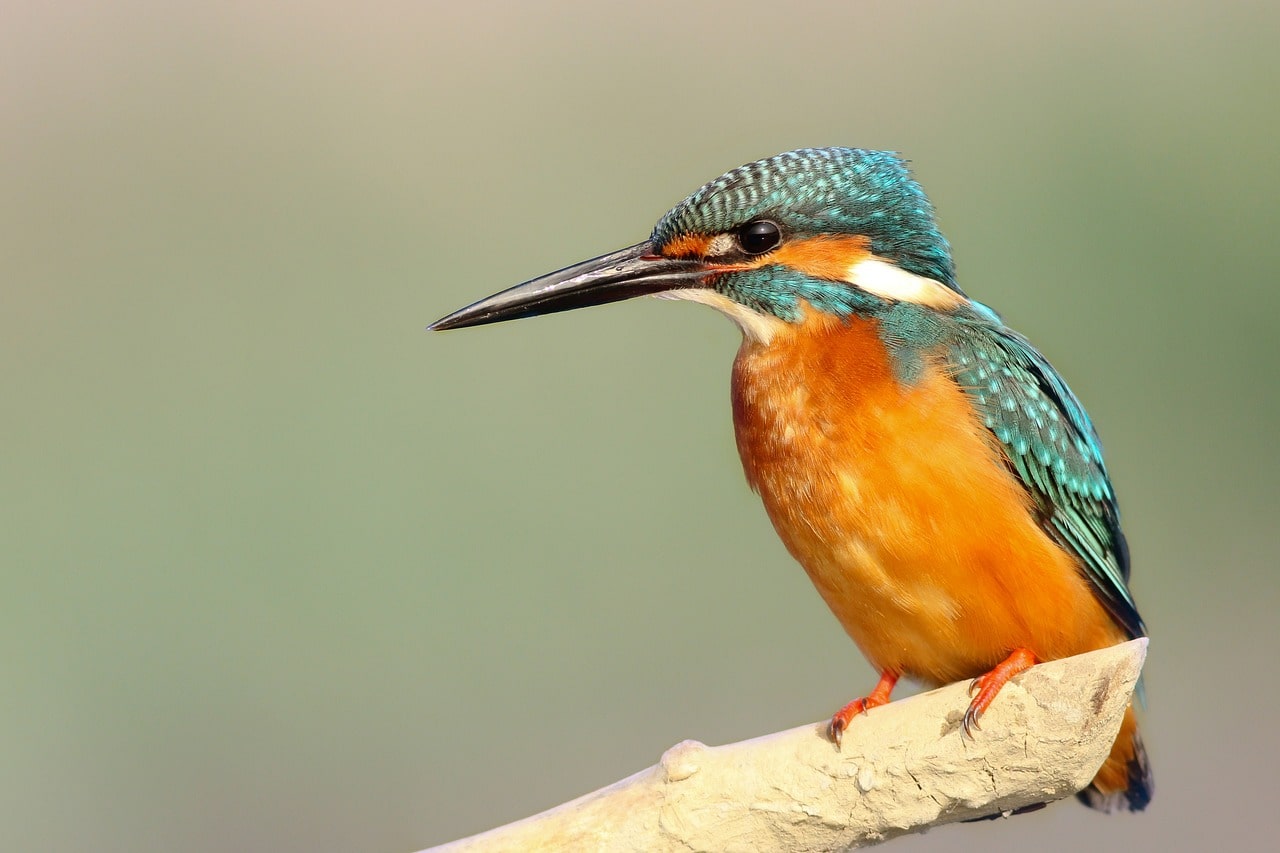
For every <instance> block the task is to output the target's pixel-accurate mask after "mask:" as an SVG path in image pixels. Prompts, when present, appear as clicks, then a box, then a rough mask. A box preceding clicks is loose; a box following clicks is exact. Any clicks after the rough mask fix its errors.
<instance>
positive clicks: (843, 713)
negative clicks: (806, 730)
mask: <svg viewBox="0 0 1280 853" xmlns="http://www.w3.org/2000/svg"><path fill="white" fill-rule="evenodd" d="M897 683H898V673H896V672H890V671H889V670H887V669H886V670H885V671H884V672H882V673H880V682H879V683H878V684H876V689H875V690H872V691H871V695H870V696H864V697H863V698H861V699H854V700H853V701H852V702H850V703H849V704H848V705H845V706H844V707H843V708H841V709H840V710H839V711H836V713H835V716H833V717H832V718H831V725H830V726H829V727H828V731H829V732H830V733H831V739H832V740H833V741H835V742H836V749H839V748H840V740H841V738H843V737H844V730H845V729H847V728H849V723H851V722H853V718H854V717H856V716H858V715H859V714H865V713H867V711H870V710H871V709H872V708H876V707H879V706H880V705H886V704H888V702H889V694H891V693H893V686H894V685H895V684H897Z"/></svg>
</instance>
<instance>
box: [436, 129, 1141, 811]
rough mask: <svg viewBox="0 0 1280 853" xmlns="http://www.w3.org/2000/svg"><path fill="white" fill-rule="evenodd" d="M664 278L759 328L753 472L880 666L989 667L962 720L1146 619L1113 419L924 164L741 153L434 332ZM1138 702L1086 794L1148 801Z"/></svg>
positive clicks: (740, 395) (1101, 800) (953, 673)
mask: <svg viewBox="0 0 1280 853" xmlns="http://www.w3.org/2000/svg"><path fill="white" fill-rule="evenodd" d="M645 294H656V295H660V296H664V297H668V298H678V299H687V300H690V301H693V302H702V303H705V304H707V305H710V306H712V307H714V308H716V309H718V310H720V311H721V312H723V313H724V314H726V315H728V316H729V317H730V318H731V319H732V320H733V321H734V322H735V323H736V324H737V325H738V326H739V328H740V329H741V330H742V346H741V348H740V349H739V350H738V356H737V359H736V360H735V362H734V365H733V385H732V398H733V422H734V428H735V431H736V435H737V443H738V452H739V454H740V455H741V457H742V465H743V468H744V469H745V471H746V475H747V481H748V482H749V483H750V485H751V487H752V488H753V489H755V490H756V491H757V492H758V493H759V494H760V497H761V498H762V499H763V501H764V505H765V509H766V510H767V512H768V514H769V517H770V519H771V520H772V521H773V525H774V527H775V528H776V529H777V531H778V534H779V536H781V537H782V540H783V542H784V543H785V544H786V546H787V549H788V550H789V551H790V552H791V554H792V556H794V557H795V558H796V560H797V561H799V563H800V564H801V565H802V566H803V567H804V569H805V571H806V572H808V574H809V577H810V579H811V580H812V581H813V583H814V586H816V587H817V589H818V592H819V593H820V594H821V595H822V597H823V599H824V600H825V601H826V603H827V605H828V606H829V607H830V608H831V610H832V612H833V613H834V614H835V616H836V618H837V619H838V620H839V621H840V624H841V625H842V626H843V627H844V629H845V631H846V632H847V633H848V634H849V636H850V637H851V638H852V639H853V641H854V642H855V643H856V644H857V645H858V647H859V648H860V649H861V650H862V652H863V654H864V655H866V657H867V659H868V660H870V661H871V663H872V665H874V666H875V667H876V668H877V669H878V670H879V671H880V681H879V683H878V684H877V685H876V687H875V689H874V690H872V691H871V693H870V694H869V695H868V696H866V697H864V698H861V699H857V700H855V701H853V702H851V703H849V704H848V705H846V706H845V707H844V708H842V709H841V710H840V711H838V712H837V713H836V714H835V715H834V717H833V718H832V720H831V725H830V733H831V736H832V738H833V739H834V740H835V742H836V743H837V745H838V744H839V743H840V740H841V738H842V737H843V736H844V735H845V732H846V730H847V729H848V728H849V727H850V725H851V723H853V722H854V718H855V717H856V716H857V715H858V714H860V713H863V712H865V711H867V710H868V709H870V708H873V707H875V706H877V705H882V704H884V703H886V702H888V701H889V698H890V693H891V692H892V690H893V687H894V684H895V683H896V682H897V681H898V679H899V678H900V677H903V676H906V677H909V678H913V679H917V680H919V681H921V682H923V683H925V684H929V685H939V684H944V683H948V682H951V681H955V680H958V679H966V678H971V679H973V682H972V691H971V692H972V693H973V694H974V696H973V699H972V703H971V704H970V705H969V708H968V710H967V711H966V713H965V715H964V719H963V730H964V733H965V734H966V735H968V736H973V730H974V729H977V728H978V727H979V719H980V718H981V716H982V712H983V711H984V710H985V709H986V708H987V707H988V706H989V705H990V704H991V703H992V701H993V700H995V699H996V697H997V694H998V693H999V692H1000V689H1001V687H1003V685H1004V684H1005V683H1007V682H1008V680H1009V679H1010V678H1012V677H1013V676H1015V675H1017V674H1018V673H1019V672H1022V671H1023V670H1025V669H1027V668H1028V667H1030V666H1032V665H1033V664H1035V663H1036V662H1037V661H1044V660H1053V659H1056V658H1062V657H1067V656H1070V655H1075V654H1080V653H1083V652H1087V651H1091V650H1094V649H1100V648H1103V647H1106V646H1110V645H1113V644H1115V643H1118V642H1122V641H1124V640H1126V639H1130V638H1134V637H1140V636H1145V634H1146V628H1145V626H1144V625H1143V621H1142V617H1141V616H1139V615H1138V610H1137V607H1136V606H1135V604H1134V600H1133V597H1132V595H1131V594H1130V592H1129V589H1128V580H1129V553H1128V549H1127V547H1126V545H1125V538H1124V534H1123V533H1122V532H1121V530H1120V516H1119V509H1118V507H1117V503H1116V498H1115V494H1114V492H1113V490H1112V487H1111V481H1110V479H1109V478H1108V476H1107V470H1106V466H1105V465H1104V463H1103V459H1102V448H1101V446H1100V444H1099V442H1098V437H1097V434H1096V433H1095V432H1094V428H1093V425H1092V424H1091V423H1090V421H1089V416H1088V415H1087V414H1086V413H1085V410H1084V408H1083V407H1082V406H1081V404H1080V402H1079V400H1077V399H1076V396H1075V395H1074V394H1073V393H1072V392H1071V389H1070V388H1068V387H1067V384H1066V382H1065V381H1063V379H1062V377H1061V376H1059V375H1058V373H1057V371H1055V370H1054V369H1053V367H1052V366H1051V365H1050V364H1049V362H1048V361H1046V360H1045V358H1044V356H1043V355H1041V354H1040V353H1039V351H1037V350H1036V349H1035V347H1033V346H1032V345H1031V343H1030V342H1028V341H1027V339H1026V338H1024V337H1023V336H1022V335H1020V334H1018V333H1017V332H1015V331H1013V330H1012V329H1010V328H1009V327H1008V326H1006V325H1004V323H1003V322H1002V321H1001V319H1000V317H999V316H998V315H997V314H996V313H995V312H994V311H992V310H991V309H990V308H988V307H987V306H985V305H983V304H982V303H980V302H977V301H976V300H973V299H970V298H969V297H968V296H966V295H965V293H964V292H963V291H962V290H961V289H960V286H959V285H958V284H957V282H956V275H955V267H954V264H953V262H952V258H951V250H950V246H949V245H948V243H947V241H946V239H945V238H944V237H943V236H942V233H941V232H940V231H939V230H938V226H937V224H936V222H935V220H934V214H933V208H932V206H931V205H930V203H929V201H928V199H927V198H926V197H925V194H924V191H923V190H922V189H921V188H920V185H919V184H918V183H916V181H915V180H914V179H913V178H912V177H911V175H910V174H909V172H908V170H907V168H906V166H905V164H904V163H903V161H902V160H901V159H900V158H899V157H897V156H896V155H894V154H892V153H887V152H882V151H868V150H861V149H853V148H822V149H804V150H799V151H791V152H787V153H785V154H779V155H777V156H775V157H770V158H768V159H765V160H760V161H758V162H755V163H750V164H747V165H745V166H742V167H740V168H737V169H734V170H733V171H731V172H728V173H727V174H725V175H722V176H721V177H719V178H716V179H715V180H713V181H711V182H710V183H708V184H706V185H705V186H703V187H702V188H701V189H699V190H697V191H696V192H694V193H693V194H692V195H690V196H689V197H688V198H687V199H685V200H684V201H682V202H681V203H680V204H678V205H676V207H675V208H674V209H672V210H671V211H670V212H669V213H667V214H666V215H665V216H663V217H662V218H661V219H660V220H658V224H657V225H656V227H655V228H654V229H653V233H652V234H651V235H650V237H649V239H647V240H645V241H643V242H641V243H637V244H636V245H634V246H631V247H629V248H626V249H622V250H620V251H617V252H614V253H612V254H608V255H602V256H601V257H598V258H593V259H592V260H588V261H584V262H582V263H579V264H575V265H574V266H571V267H567V268H566V269H563V270H560V271H559V272H554V273H551V274H550V275H546V276H543V277H541V278H536V279H533V280H531V281H528V282H526V283H524V284H521V285H518V286H516V287H513V288H511V289H509V290H505V291H502V292H501V293H498V294H495V295H493V296H490V297H488V298H487V299H483V300H481V301H479V302H477V303H475V304H473V305H471V306H469V307H467V308H463V309H462V310H460V311H457V312H456V313H453V314H450V315H449V316H447V317H445V318H443V319H442V320H439V321H438V322H436V323H435V324H433V325H432V326H431V327H430V328H432V329H454V328H460V327H463V326H477V325H481V324H485V323H494V322H498V321H501V320H512V319H515V318H518V317H528V316H532V315H537V314H547V313H552V312H556V311H565V310H568V309H572V308H581V307H585V306H589V305H599V304H602V303H606V302H615V301H618V300H622V299H629V298H631V297H633V296H641V295H645ZM1151 793H1152V777H1151V771H1150V767H1149V765H1148V762H1147V757H1146V751H1145V749H1144V748H1143V745H1142V740H1141V739H1140V737H1139V734H1138V729H1137V723H1136V720H1135V717H1134V712H1133V708H1132V707H1131V708H1130V709H1129V711H1128V713H1127V715H1126V717H1125V721H1124V724H1123V726H1122V728H1121V730H1120V734H1119V736H1118V738H1117V740H1116V742H1115V746H1114V747H1113V748H1112V751H1111V755H1110V757H1109V758H1108V760H1107V761H1106V762H1105V763H1104V764H1103V766H1102V767H1101V769H1100V770H1099V771H1098V774H1097V776H1096V777H1095V778H1094V780H1093V782H1092V784H1091V785H1090V787H1089V788H1087V789H1085V791H1083V792H1081V794H1080V798H1081V799H1082V800H1083V801H1084V802H1085V803H1087V804H1088V805H1090V806H1092V807H1094V808H1099V809H1104V810H1106V811H1113V810H1116V809H1119V808H1128V809H1130V810H1133V811H1137V810H1140V809H1142V808H1144V807H1145V806H1146V805H1147V803H1148V802H1149V801H1150V799H1151Z"/></svg>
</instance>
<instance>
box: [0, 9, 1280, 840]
mask: <svg viewBox="0 0 1280 853" xmlns="http://www.w3.org/2000/svg"><path fill="white" fill-rule="evenodd" d="M0 17H2V18H3V24H2V25H0V392H2V396H0V400H3V403H2V406H3V408H2V409H0V579H2V583H3V587H2V589H0V649H3V652H2V653H0V684H2V685H3V686H2V687H0V849H3V850H6V851H26V850H33V851H36V850H38V851H69V850H73V849H76V850H78V849H92V850H104V851H105V850H121V851H162V850H163V851H168V850H184V851H225V850H272V851H292V850H297V851H304V850H305V851H356V850H359V851H371V853H372V851H386V852H387V853H389V852H390V851H408V850H415V849H418V848H421V847H425V846H427V845H429V844H433V843H437V842H441V841H445V840H448V839H450V838H454V837H457V836H460V835H464V834H469V833H472V832H476V831H479V830H482V829H485V828H488V827H490V826H493V825H497V824H500V823H504V822H507V821H510V820H512V819H515V818H519V817H522V816H525V815H527V814H530V813H532V812H534V811H537V810H540V809H542V808H545V807H547V806H551V805H553V804H556V803H559V802H561V801H562V800H565V799H568V798H570V797H573V796H576V795H578V794H581V793H584V792H586V791H588V790H591V789H594V788H596V787H598V786H601V785H603V784H606V783H608V782H611V781H614V780H615V779H618V778H621V777H622V776H625V775H627V774H630V773H632V772H634V771H635V770H638V769H640V768H642V767H644V766H647V765H649V764H651V763H653V762H654V761H656V760H657V758H658V756H659V755H660V754H661V752H662V751H663V750H664V749H665V748H666V747H668V746H670V745H671V744H673V743H675V742H677V741H679V740H681V739H683V738H686V737H692V738H697V739H700V740H703V741H706V742H710V743H724V742H729V741H733V740H738V739H742V738H745V737H749V736H754V735H757V734H760V733H764V732H768V731H773V730H776V729H780V728H784V727H789V726H795V725H799V724H802V723H806V722H809V721H813V720H817V719H819V718H821V717H823V716H825V715H827V714H829V713H830V712H831V711H832V710H834V709H835V708H836V707H838V706H839V705H840V704H841V703H842V702H844V701H846V700H848V699H849V698H851V697H852V696H854V695H856V694H859V693H861V692H863V691H865V690H866V689H867V688H868V687H869V686H870V685H871V684H872V683H873V679H874V674H873V673H872V672H871V670H870V667H869V666H868V665H867V664H866V663H865V662H863V661H862V660H861V658H860V657H859V655H858V653H857V651H856V650H855V649H854V647H853V646H852V644H851V643H849V642H848V641H847V640H846V639H845V638H844V637H843V635H842V634H841V632H840V630H839V628H838V627H837V625H836V623H835V620H834V619H833V618H831V616H830V615H829V614H828V613H827V611H826V610H825V608H824V607H823V605H822V603H821V602H820V601H819V599H818V597H817V595H816V594H815V593H814V592H813V591H812V589H811V588H810V586H809V584H808V581H807V580H806V579H805V577H804V575H803V573H802V572H801V571H800V569H799V568H798V567H796V566H795V565H794V564H793V563H792V562H791V560H790V559H789V558H788V557H787V555H786V554H785V552H784V551H783V549H782V547H781V545H780V544H779V543H778V542H777V541H776V539H775V537H774V535H773V532H772V530H771V529H770V527H769V524H768V522H767V520H766V519H765V516H764V513H763V511H762V509H761V508H760V506H759V505H758V502H757V500H756V498H755V497H754V496H753V495H751V494H750V493H749V492H748V490H747V488H746V486H745V485H744V483H743V480H742V475H741V471H740V468H739V464H738V461H737V458H736V455H735V451H734V446H733V440H732V432H731V424H730V415H729V407H728V402H727V399H728V371H729V365H730V362H731V359H732V356H733V353H734V350H735V347H736V343H737V333H736V331H735V330H734V329H733V328H732V326H731V325H730V324H729V323H728V322H726V321H725V320H724V319H723V318H721V317H718V316H716V315H715V314H714V313H713V312H711V311H708V310H706V309H703V308H699V307H696V306H689V305H681V304H664V303H661V302H659V301H657V300H639V301H637V302H634V303H627V304H622V305H615V306H610V307H607V308H600V309H595V310H592V311H590V312H580V313H574V314H565V315H559V316H554V317H548V318H543V319H540V320H538V321H528V322H521V323H515V324H510V325H507V326H497V327H490V328H485V329H478V330H470V331H467V332H459V333H450V334H446V335H432V334H427V333H426V332H424V331H423V327H424V326H425V325H426V324H427V323H428V322H430V321H431V320H434V319H435V318H437V317H439V316H440V315H442V314H444V313H446V312H448V311H451V310H453V309H455V308H457V307H459V306H461V305H463V304H464V303H467V302H469V301H472V300H473V299H475V298H478V297H480V296H483V295H486V294H488V293H490V292H492V291H495V290H498V289H500V288H503V287H506V286H508V285H510V284H513V283H515V282H518V281H520V280H523V279H525V278H528V277H531V276H533V275H535V274H538V273H541V272H545V271H548V270H551V269H554V268H557V267H559V266H563V265H565V264H567V263H569V262H572V261H576V260H578V259H580V258H584V257H587V256H590V255H594V254H598V253H601V252H604V251H607V250H611V249H614V248H617V247H619V246H623V245H627V244H629V243H632V242H635V241H636V240H638V239H640V238H642V237H644V236H646V235H647V233H648V230H649V228H650V227H651V225H652V223H653V221H654V220H655V219H656V218H657V217H658V216H659V215H660V214H661V213H663V212H664V211H665V210H666V209H667V208H668V207H669V206H671V205H673V204H674V203H675V202H677V201H679V200H680V199H681V198H682V197H683V196H684V195H685V194H686V193H687V192H688V191H690V190H692V189H693V188H695V187H696V186H698V185H699V184H701V183H702V182H703V181H705V180H707V179H710V178H712V177H714V176H716V175H717V174H719V173H720V172H722V171H724V170H726V169H728V168H731V167H733V166H736V165H738V164H739V163H742V162H745V161H748V160H753V159H756V158H757V157H761V156H765V155H769V154H773V153H775V152H777V151H781V150H785V149H789V148H794V147H799V146H806V145H830V144H852V145H860V146H865V147H879V148H891V149H895V150H898V151H901V152H903V153H905V154H906V155H907V156H909V157H910V158H911V159H912V160H913V162H914V164H915V169H916V171H917V174H918V176H919V177H920V178H921V180H922V181H923V182H924V184H925V186H926V187H927V189H928V190H929V191H930V193H931V195H932V197H933V199H934V201H935V203H936V204H937V206H938V208H939V210H940V213H941V220H942V224H943V227H944V230H945V231H946V233H947V234H948V236H949V237H950V238H951V240H952V242H953V244H954V246H955V251H956V255H957V258H958V262H959V266H960V273H961V282H962V284H963V286H964V287H965V288H966V289H967V290H968V291H969V292H970V293H972V294H974V295H975V296H977V297H979V298H981V299H983V300H986V301H989V302H990V303H992V304H993V305H995V306H997V307H998V308H999V309H1000V310H1001V311H1003V312H1004V313H1005V315H1006V316H1007V318H1008V319H1009V320H1010V321H1011V323H1013V324H1014V325H1016V326H1017V327H1018V328H1020V329H1021V330H1023V331H1024V332H1026V333H1027V334H1028V335H1029V336H1030V337H1031V338H1032V339H1033V340H1034V341H1036V342H1037V343H1038V344H1039V345H1040V346H1041V347H1042V348H1043V349H1044V351H1045V352H1046V353H1048V354H1049V356H1050V357H1051V358H1052V359H1053V361H1054V363H1055V364H1056V365H1057V366H1058V367H1059V368H1060V369H1061V370H1062V371H1063V372H1064V373H1065V374H1066V375H1067V377H1068V378H1069V379H1070V381H1071V382H1072V383H1073V385H1074V387H1075V388H1076V390H1077V391H1078V392H1079V393H1080V394H1081V396H1082V397H1083V398H1084V400H1085V401H1086V403H1087V405H1088V406H1089V408H1090V410H1091V412H1092V413H1093V415H1094V417H1095V420H1096V421H1097V422H1098V424H1099V425H1100V427H1101V430H1102V434H1103V438H1104V440H1105V442H1106V445H1107V449H1108V453H1109V460H1110V464H1111V468H1112V473H1113V475H1114V478H1115V480H1116V483H1117V486H1118V489H1119V492H1120V495H1121V497H1122V500H1123V504H1124V510H1125V521H1126V529H1127V530H1128V533H1129V537H1130V541H1131V542H1132V545H1133V551H1134V555H1135V570H1134V587H1135V590H1136V594H1137V597H1138V601H1139V603H1140V604H1141V606H1142V609H1143V612H1144V614H1145V615H1146V618H1147V620H1148V622H1149V623H1150V626H1151V629H1152V632H1153V634H1154V640H1153V643H1152V647H1151V658H1150V664H1149V667H1148V673H1147V678H1148V691H1149V699H1150V702H1149V704H1150V710H1149V713H1148V715H1147V718H1146V732H1147V742H1148V745H1149V747H1150V749H1151V753H1152V757H1153V761H1154V766H1155V771H1156V777H1157V785H1158V787H1157V795H1156V799H1155V802H1154V804H1153V806H1152V807H1151V809H1150V811H1149V812H1147V813H1146V814H1144V815H1141V816H1137V817H1133V816H1123V817H1111V818H1107V817H1103V816H1100V815H1097V814H1094V813H1090V812H1088V811H1086V810H1084V809H1082V808H1079V807H1076V806H1075V805H1073V804H1062V805H1060V806H1057V807H1054V808H1052V809H1050V810H1048V811H1045V812H1041V813H1038V814H1036V815H1031V816H1026V817H1020V818H1017V819H1014V820H1010V821H1007V822H1003V823H997V824H985V825H978V826H962V827H950V828H947V829H944V830H939V831H936V832H933V833H930V834H928V835H926V836H923V837H919V838H913V839H904V840H902V841H899V842H895V844H896V846H895V849H897V850H901V851H908V850H917V851H925V850H966V849H983V850H985V851H1012V850H1024V849H1027V848H1028V847H1034V849H1038V850H1047V851H1059V850H1060V851H1079V850H1120V849H1208V848H1210V847H1212V848H1213V849H1221V850H1259V849H1275V848H1274V844H1275V835H1276V833H1277V830H1280V811H1278V810H1277V809H1276V808H1275V805H1274V798H1275V792H1276V790H1277V787H1276V781H1275V771H1276V766H1277V761H1278V760H1280V725H1278V724H1277V723H1278V720H1277V714H1276V711H1275V709H1276V707H1277V704H1278V703H1280V687H1278V686H1277V681H1276V677H1275V675H1276V656H1277V652H1280V640H1278V638H1277V637H1278V635H1277V627H1276V608H1277V605H1278V604H1280V584H1278V581H1277V574H1276V566H1277V557H1278V556H1280V548H1278V547H1277V543H1276V517H1277V511H1278V510H1280V496H1278V493H1277V487H1276V483H1277V475H1280V470H1278V468H1280V466H1278V465H1277V451H1276V439H1277V426H1280V419H1278V417H1277V416H1278V414H1280V411H1278V410H1280V404H1278V402H1277V390H1278V387H1277V386H1278V383H1277V357H1278V356H1280V345H1278V344H1277V331H1280V322H1278V321H1277V310H1278V309H1280V296H1278V295H1277V287H1276V282H1275V273H1276V270H1277V269H1278V268H1280V239H1277V234H1276V229H1277V225H1278V224H1280V217H1278V216H1277V213H1278V210H1277V196H1278V191H1280V158H1277V156H1276V150H1277V148H1276V146H1277V143H1276V138H1277V132H1278V131H1280V101H1278V100H1277V91H1280V60H1278V59H1277V54H1276V48H1275V45H1276V42H1277V38H1278V37H1280V7H1277V6H1276V5H1275V4H1267V3H1235V4H1233V3H1207V2H1206V3H1185V2H1184V3H1178V2H1164V3H1152V4H1141V5H1140V4H1114V3H1109V2H1106V3H1104V2H1083V3H1070V4H1063V3H1053V4H1050V3H1044V4H1039V3H1037V4H1029V3H1018V2H1009V3H965V4H950V3H887V2H857V3H849V2H832V3H793V4H777V3H761V2H735V3H723V4H711V3H708V4H690V3H676V2H650V3H645V4H643V5H640V4H634V5H629V6H623V5H620V4H619V5H612V4H597V3H586V2H583V3H576V2H557V3H542V4H537V5H533V4H530V5H527V6H526V5H519V4H511V3H453V4H438V3H413V2H400V3H375V4H347V3H337V2H296V3H275V2H268V3H262V2H243V1H242V0H229V1H228V0H224V2H217V3H214V2H206V3H165V2H159V1H158V0H156V2H128V0H124V2H121V0H116V2H68V3H57V4H54V3H21V2H19V3H14V2H5V3H3V5H0Z"/></svg>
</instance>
